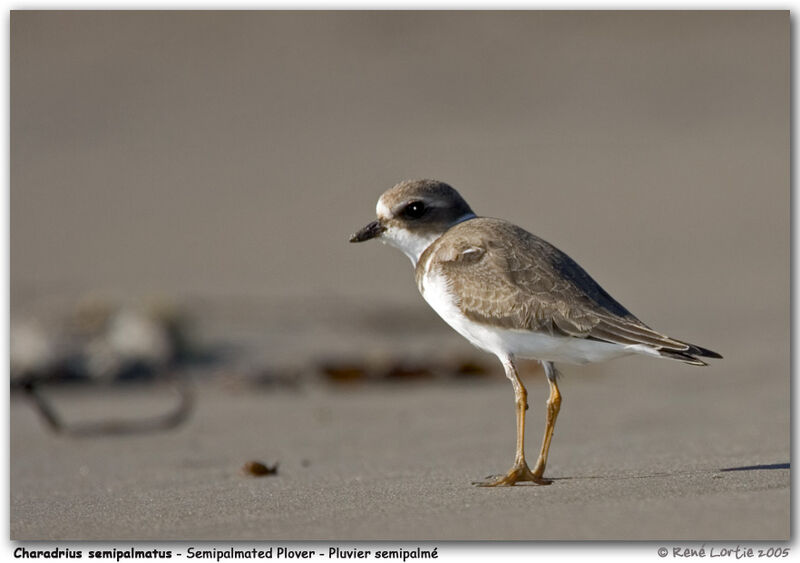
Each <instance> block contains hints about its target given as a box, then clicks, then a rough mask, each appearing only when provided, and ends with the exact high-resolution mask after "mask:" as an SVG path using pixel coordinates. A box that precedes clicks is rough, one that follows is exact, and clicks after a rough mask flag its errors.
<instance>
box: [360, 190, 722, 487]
mask: <svg viewBox="0 0 800 563" xmlns="http://www.w3.org/2000/svg"><path fill="white" fill-rule="evenodd" d="M376 215H377V219H376V220H375V221H372V222H371V223H369V224H367V225H366V226H365V227H363V228H362V229H360V230H359V231H357V232H356V233H355V234H353V235H352V236H351V237H350V242H354V243H357V242H364V241H367V240H371V239H379V240H380V241H382V242H384V243H386V244H389V245H390V246H394V247H396V248H398V249H399V250H401V251H402V252H403V253H404V254H405V255H406V256H408V258H410V259H411V262H412V264H413V265H414V268H415V279H416V283H417V288H418V289H419V292H420V293H421V294H422V297H423V298H424V299H425V301H427V303H428V304H429V305H430V306H431V307H432V308H433V310H434V311H436V313H438V314H439V316H440V317H442V319H444V321H445V322H446V323H447V324H449V325H450V326H451V327H452V328H453V329H455V331H456V332H458V333H459V334H461V335H462V336H463V337H465V338H466V339H467V340H468V341H469V342H470V343H472V344H473V345H474V346H476V347H477V348H479V349H481V350H483V351H485V352H488V353H490V354H494V355H495V356H497V358H498V359H499V360H500V362H501V364H502V365H503V369H504V371H505V375H506V377H508V379H509V380H510V381H511V384H512V386H513V388H514V398H515V412H516V434H517V440H516V452H515V457H514V464H513V465H512V467H511V469H510V470H509V471H508V472H507V473H506V474H504V475H499V476H493V477H491V478H488V479H487V480H484V481H478V482H475V484H476V485H479V486H487V487H498V486H511V485H515V484H518V483H523V482H529V483H531V484H535V485H548V484H550V483H552V480H551V479H548V478H545V476H544V472H545V468H546V466H547V459H548V455H549V451H550V442H551V440H552V437H553V431H554V429H555V423H556V418H557V417H558V413H559V411H560V408H561V402H562V398H561V392H560V390H559V388H558V382H557V379H558V376H559V374H560V372H559V371H558V370H557V369H556V367H555V363H556V362H558V363H570V364H588V363H593V362H601V361H605V360H610V359H614V358H618V357H622V356H627V355H631V354H642V355H646V356H652V357H656V358H666V359H670V360H677V361H680V362H683V363H685V364H689V365H693V366H706V365H708V364H707V363H706V362H705V361H704V360H703V359H701V358H722V356H721V355H720V354H718V353H716V352H713V351H711V350H708V349H706V348H702V347H700V346H697V345H695V344H689V343H687V342H684V341H681V340H677V339H675V338H671V337H669V336H666V335H664V334H661V333H660V332H657V331H655V330H653V329H651V328H650V327H649V326H647V325H646V324H644V323H643V322H642V321H640V320H639V319H638V318H637V317H635V316H634V315H633V314H632V313H631V312H630V311H628V310H627V309H626V308H625V307H623V306H622V305H621V304H620V303H619V302H617V301H616V300H615V299H614V298H612V297H611V295H609V294H608V293H607V292H606V291H605V290H604V289H603V288H602V287H601V286H600V285H599V284H598V283H597V282H596V281H595V280H594V279H593V278H592V277H591V276H590V275H589V274H588V273H587V272H586V271H585V270H584V269H583V268H582V267H581V266H579V265H578V264H577V263H576V262H575V261H574V260H572V259H571V258H570V257H569V256H567V255H566V254H565V253H564V252H562V251H561V250H559V249H558V248H556V247H555V246H553V245H552V244H550V243H549V242H547V241H545V240H543V239H541V238H539V237H537V236H536V235H533V234H531V233H529V232H528V231H526V230H524V229H522V228H521V227H518V226H517V225H514V224H512V223H510V222H508V221H505V220H502V219H495V218H491V217H481V216H478V215H476V214H475V213H474V212H473V211H472V208H471V207H470V206H469V204H467V202H466V201H465V200H464V198H463V197H461V194H459V193H458V192H457V191H456V190H455V189H454V188H453V187H451V186H450V185H448V184H446V183H444V182H441V181H438V180H431V179H423V180H406V181H403V182H400V183H399V184H397V185H395V186H394V187H392V188H390V189H388V190H386V191H385V192H384V193H383V194H382V195H381V196H380V198H379V199H378V203H377V206H376ZM518 358H523V359H533V360H538V361H539V362H540V363H541V365H542V367H543V368H544V373H545V376H546V378H547V382H548V384H549V388H550V393H549V397H548V399H547V409H546V419H545V431H544V436H543V438H542V445H541V448H540V451H539V457H538V459H537V461H536V464H535V465H534V467H533V469H531V468H530V466H529V465H528V463H527V461H526V459H525V413H526V411H527V410H528V402H527V397H528V393H527V390H526V389H525V386H524V385H523V383H522V381H521V379H520V377H519V372H518V370H517V366H516V360H517V359H518Z"/></svg>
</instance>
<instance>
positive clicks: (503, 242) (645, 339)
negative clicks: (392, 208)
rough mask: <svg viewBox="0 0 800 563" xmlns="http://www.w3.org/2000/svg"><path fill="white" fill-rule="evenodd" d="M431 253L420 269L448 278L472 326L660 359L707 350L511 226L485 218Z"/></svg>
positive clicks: (444, 239)
mask: <svg viewBox="0 0 800 563" xmlns="http://www.w3.org/2000/svg"><path fill="white" fill-rule="evenodd" d="M429 251H430V252H431V253H432V256H425V255H423V256H422V257H421V259H420V265H422V264H423V263H425V262H426V261H427V259H428V258H429V259H430V260H431V262H430V268H438V269H439V271H440V272H441V273H442V274H443V275H444V276H445V277H446V278H447V279H448V281H449V283H450V288H451V291H452V292H453V294H454V295H455V296H456V298H457V300H458V306H459V307H460V309H461V311H462V312H463V313H464V314H465V315H466V316H467V317H468V318H470V319H472V320H474V321H479V322H483V323H487V324H490V325H493V326H498V327H503V328H510V329H518V330H531V331H537V332H546V333H548V334H562V335H567V336H573V337H579V338H593V339H597V340H603V341H607V342H614V343H618V344H622V345H636V344H643V345H646V346H651V347H653V348H655V349H658V350H659V351H661V350H662V349H663V351H664V353H665V355H668V354H669V353H676V354H679V355H680V354H687V353H688V354H698V355H708V354H704V352H710V351H708V350H704V349H702V348H699V347H695V346H692V345H689V344H686V343H684V342H680V341H678V340H673V339H672V338H669V337H667V336H664V335H663V334H660V333H658V332H656V331H654V330H652V329H651V328H649V327H648V326H647V325H645V324H644V323H642V322H641V321H640V320H639V319H637V318H636V317H635V316H633V315H632V314H631V313H630V312H629V311H628V310H627V309H625V307H623V306H622V305H620V304H619V303H618V302H617V301H615V300H614V299H613V298H612V297H611V296H610V295H609V294H608V293H607V292H606V291H605V290H604V289H603V288H602V287H600V285H599V284H598V283H597V282H595V281H594V280H593V279H592V278H591V276H589V274H587V273H586V271H585V270H584V269H583V268H581V267H580V266H579V265H578V264H577V263H576V262H575V261H574V260H572V259H571V258H570V257H569V256H567V255H566V254H564V253H563V252H561V251H560V250H558V249H557V248H556V247H554V246H553V245H551V244H549V243H548V242H546V241H544V240H542V239H540V238H539V237H536V236H534V235H532V234H531V233H528V232H527V231H525V230H523V229H521V228H519V227H517V226H515V225H512V224H511V223H507V222H505V221H500V220H497V219H488V218H480V219H473V220H471V221H467V222H465V223H461V224H459V225H457V226H455V227H453V228H452V229H451V230H450V231H448V232H447V234H446V235H445V236H444V237H442V238H441V239H440V240H439V241H437V244H434V245H432V248H430V249H429ZM426 254H427V251H426ZM710 353H711V354H713V352H710ZM677 359H682V360H683V361H691V360H695V361H696V362H699V363H702V362H700V361H699V360H696V359H695V358H691V357H689V358H683V357H681V358H677ZM693 363H694V362H693Z"/></svg>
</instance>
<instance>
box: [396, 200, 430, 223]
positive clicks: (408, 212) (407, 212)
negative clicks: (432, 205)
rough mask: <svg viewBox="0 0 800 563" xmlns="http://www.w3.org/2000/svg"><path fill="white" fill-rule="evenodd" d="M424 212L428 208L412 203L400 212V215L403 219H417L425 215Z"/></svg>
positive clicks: (420, 203)
mask: <svg viewBox="0 0 800 563" xmlns="http://www.w3.org/2000/svg"><path fill="white" fill-rule="evenodd" d="M426 211H428V208H427V207H426V206H425V204H424V203H423V202H421V201H412V202H411V203H409V204H408V205H406V206H405V207H404V208H403V211H401V212H400V214H401V215H402V216H403V217H404V218H405V219H419V218H420V217H422V216H423V215H425V212H426Z"/></svg>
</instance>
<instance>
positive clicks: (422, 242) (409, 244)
mask: <svg viewBox="0 0 800 563" xmlns="http://www.w3.org/2000/svg"><path fill="white" fill-rule="evenodd" d="M442 234H443V233H433V234H430V235H428V236H422V235H418V234H416V233H412V232H411V231H409V230H407V229H401V228H398V227H389V228H388V229H386V231H384V233H383V234H382V235H381V242H385V243H386V244H389V245H391V246H394V247H395V248H399V249H400V250H402V251H403V254H405V255H406V256H408V257H409V259H410V260H411V263H412V264H414V267H415V268H416V266H417V262H419V257H420V256H422V253H423V252H425V249H426V248H428V247H429V246H430V245H431V244H433V242H434V241H435V240H436V239H438V238H439V237H440V236H442Z"/></svg>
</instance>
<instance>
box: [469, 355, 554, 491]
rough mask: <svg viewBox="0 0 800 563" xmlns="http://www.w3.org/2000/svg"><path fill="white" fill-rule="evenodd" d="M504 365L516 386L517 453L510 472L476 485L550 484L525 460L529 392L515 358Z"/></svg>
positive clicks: (506, 360)
mask: <svg viewBox="0 0 800 563" xmlns="http://www.w3.org/2000/svg"><path fill="white" fill-rule="evenodd" d="M503 367H504V368H505V371H506V376H507V377H508V378H509V379H510V380H511V384H512V385H513V386H514V398H515V401H516V411H517V453H516V456H515V457H514V466H513V467H512V468H511V470H510V471H509V472H508V473H506V474H505V475H503V476H500V477H499V478H496V479H492V480H489V481H482V482H478V483H475V485H478V486H479V487H502V486H510V485H513V484H515V483H517V482H519V481H532V482H534V483H536V484H537V485H549V484H550V481H548V480H546V479H542V478H541V475H539V476H536V475H535V474H534V473H533V472H531V470H530V468H529V467H528V464H527V462H526V461H525V411H526V410H527V409H528V392H527V391H526V390H525V386H524V385H523V384H522V381H520V379H519V374H518V373H517V368H516V366H515V365H514V360H513V358H511V357H509V358H506V359H504V360H503Z"/></svg>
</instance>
